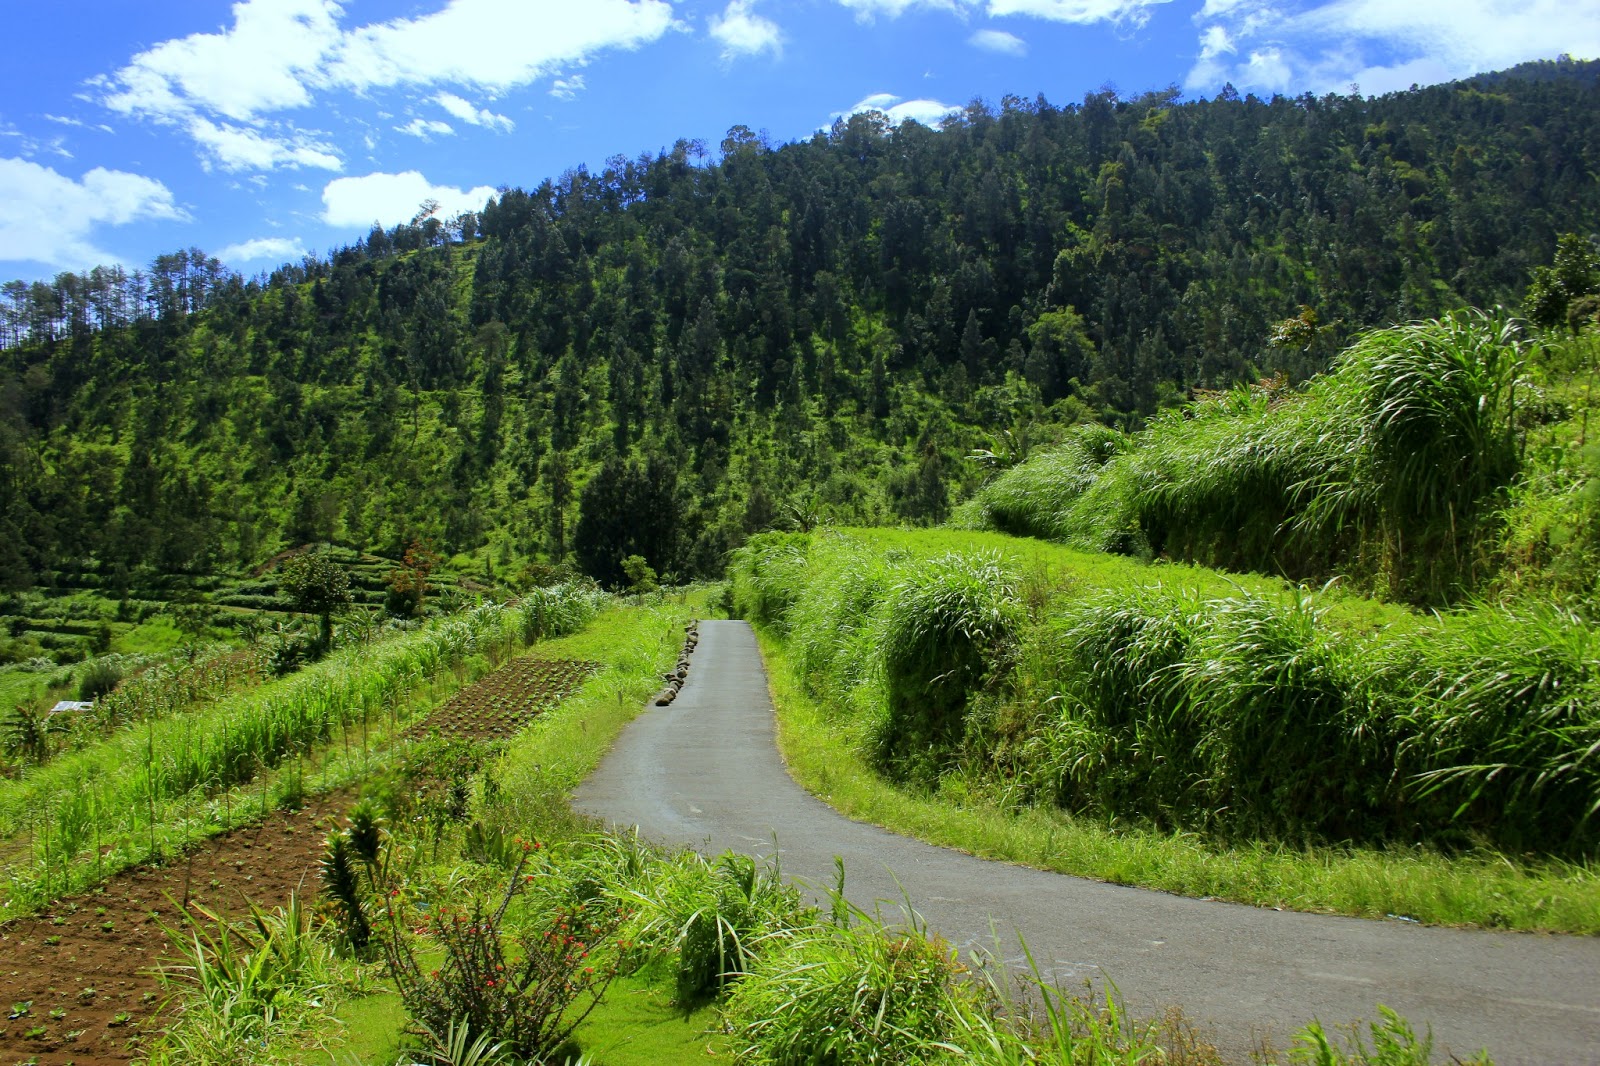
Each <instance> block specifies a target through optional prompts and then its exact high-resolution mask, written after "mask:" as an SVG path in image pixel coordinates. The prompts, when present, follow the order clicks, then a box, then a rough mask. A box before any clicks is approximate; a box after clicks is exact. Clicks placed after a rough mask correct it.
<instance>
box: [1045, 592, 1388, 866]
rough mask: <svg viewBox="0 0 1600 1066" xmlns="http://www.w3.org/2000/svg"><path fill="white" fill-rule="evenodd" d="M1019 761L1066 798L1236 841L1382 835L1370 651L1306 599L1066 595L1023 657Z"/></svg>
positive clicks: (1382, 780) (1064, 802)
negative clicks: (1027, 693) (1025, 729)
mask: <svg viewBox="0 0 1600 1066" xmlns="http://www.w3.org/2000/svg"><path fill="white" fill-rule="evenodd" d="M1030 659H1031V662H1032V666H1031V676H1030V679H1029V681H1028V685H1029V688H1030V689H1031V691H1032V693H1033V694H1034V696H1035V699H1036V700H1037V697H1038V694H1039V693H1041V692H1046V691H1051V690H1053V692H1052V694H1051V695H1050V696H1049V697H1047V698H1046V699H1044V700H1043V701H1042V702H1039V703H1038V706H1041V707H1043V708H1048V709H1049V710H1048V711H1047V713H1044V714H1042V715H1041V720H1040V721H1039V722H1038V724H1037V726H1036V731H1035V734H1034V737H1033V739H1032V741H1031V745H1030V756H1031V760H1030V761H1031V763H1032V766H1031V768H1030V769H1031V770H1032V772H1033V773H1034V774H1036V775H1038V777H1039V779H1040V781H1041V782H1042V783H1043V784H1044V785H1045V786H1046V789H1047V791H1046V795H1049V796H1050V797H1051V798H1052V799H1053V801H1054V802H1055V803H1056V804H1057V805H1059V806H1062V807H1065V808H1067V809H1072V810H1089V811H1095V812H1097V813H1101V814H1105V815H1110V816H1112V817H1118V818H1126V817H1130V816H1132V817H1136V818H1138V819H1140V820H1143V821H1148V822H1150V823H1152V824H1155V825H1157V826H1161V827H1168V828H1170V827H1182V828H1189V829H1199V830H1205V831H1208V832H1211V833H1214V834H1216V835H1220V836H1223V837H1232V838H1262V837H1264V838H1268V839H1294V840H1305V839H1315V840H1350V839H1371V838H1375V837H1384V836H1391V835H1395V834H1397V833H1400V832H1403V831H1404V829H1405V827H1403V826H1397V825H1395V824H1393V819H1392V817H1391V815H1392V813H1393V810H1394V807H1395V803H1396V785H1397V782H1396V780H1395V767H1394V757H1393V747H1394V743H1395V738H1394V732H1395V730H1394V728H1393V726H1392V724H1391V723H1389V722H1386V721H1385V720H1384V719H1383V717H1382V716H1381V715H1380V714H1378V713H1376V712H1375V710H1374V708H1373V706H1372V702H1371V698H1370V695H1369V691H1368V689H1369V684H1370V683H1371V681H1372V678H1373V677H1374V676H1375V675H1374V671H1376V670H1378V669H1379V667H1377V666H1374V665H1373V664H1375V663H1379V662H1380V661H1381V656H1379V657H1375V656H1374V653H1373V651H1372V649H1370V648H1368V647H1367V646H1366V645H1365V644H1363V643H1362V642H1360V641H1354V640H1352V639H1351V638H1350V636H1349V635H1348V634H1342V633H1339V632H1338V631H1336V630H1332V629H1330V627H1328V626H1327V625H1326V624H1325V620H1324V614H1323V612H1322V611H1321V610H1319V609H1318V608H1317V607H1316V606H1315V605H1314V604H1313V603H1312V602H1310V601H1309V600H1308V598H1307V597H1305V596H1303V595H1300V596H1297V595H1292V594H1285V595H1283V596H1278V597H1273V596H1264V595H1255V594H1240V595H1237V596H1233V597H1225V598H1219V599H1210V600H1203V599H1201V598H1199V597H1197V596H1195V595H1194V594H1192V593H1189V592H1186V591H1182V590H1169V589H1164V588H1160V587H1155V588H1149V589H1143V590H1138V591H1137V592H1134V593H1133V594H1131V595H1129V594H1123V593H1119V594H1115V595H1108V594H1103V595H1100V596H1095V597H1089V598H1087V599H1085V600H1084V601H1082V602H1080V603H1077V604H1073V605H1070V606H1069V607H1068V609H1067V610H1066V611H1065V612H1064V614H1063V616H1062V617H1061V618H1060V619H1058V620H1057V621H1056V622H1055V623H1054V624H1053V625H1052V626H1050V627H1049V628H1048V629H1047V631H1046V633H1045V634H1043V635H1041V637H1040V639H1039V643H1037V644H1036V645H1035V646H1034V648H1033V655H1032V656H1030Z"/></svg>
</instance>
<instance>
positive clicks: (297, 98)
mask: <svg viewBox="0 0 1600 1066" xmlns="http://www.w3.org/2000/svg"><path fill="white" fill-rule="evenodd" d="M340 14H341V11H340V8H339V5H338V3H336V2H335V0H244V2H243V3H238V4H235V5H234V6H233V20H234V22H233V27H232V28H231V29H228V30H226V31H224V32H221V33H195V34H190V35H189V36H188V37H181V38H175V39H173V40H170V41H163V42H162V43H160V44H158V45H156V46H155V47H154V48H151V49H149V50H148V51H145V52H140V53H139V54H138V55H136V56H134V57H133V59H132V60H131V61H130V62H129V63H128V65H127V66H125V67H123V68H122V69H121V70H119V71H117V72H116V74H114V75H113V76H111V77H110V78H108V79H102V80H101V86H102V87H103V88H105V89H106V90H107V92H106V95H105V97H104V102H105V104H106V106H107V107H110V108H111V109H112V110H115V111H121V112H124V113H125V114H145V115H151V116H156V117H166V118H173V119H175V118H179V117H182V116H187V115H190V114H192V113H194V112H195V111H197V110H204V111H209V112H212V113H213V114H218V115H222V116H224V117H227V118H231V119H233V120H235V121H237V122H243V121H246V120H248V119H251V118H254V117H255V116H256V115H258V114H261V113H263V112H268V111H280V110H283V109H285V108H294V107H305V106H306V105H307V104H309V103H311V93H310V91H309V89H308V87H307V85H308V82H310V81H311V80H312V79H313V78H314V77H315V74H316V71H317V69H318V67H319V66H320V65H321V64H322V63H323V62H324V61H325V60H326V59H327V57H328V56H329V55H330V54H331V53H332V52H333V51H334V49H335V48H336V47H337V46H338V44H339V41H340V33H339V26H338V17H339V15H340Z"/></svg>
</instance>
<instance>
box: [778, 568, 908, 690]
mask: <svg viewBox="0 0 1600 1066" xmlns="http://www.w3.org/2000/svg"><path fill="white" fill-rule="evenodd" d="M819 555H821V556H823V557H825V560H826V561H825V562H823V560H822V559H819V560H818V562H819V564H820V565H817V566H814V567H813V568H812V572H811V573H810V575H809V578H810V580H809V583H808V584H807V585H806V587H805V592H804V595H802V596H800V597H799V598H798V599H797V600H796V602H795V603H794V605H793V607H792V608H791V611H790V626H789V643H790V647H791V648H792V649H793V651H794V655H795V660H796V664H797V666H798V667H799V670H800V674H801V677H802V678H803V679H804V683H805V685H806V688H807V690H808V691H809V692H810V693H811V694H812V695H814V696H821V697H826V698H828V699H829V700H830V701H836V702H837V704H838V706H840V707H841V708H846V709H848V710H849V711H850V712H851V713H856V714H863V715H867V716H871V715H874V714H876V713H878V711H877V708H879V707H880V706H881V704H882V702H883V701H882V699H881V689H882V673H883V666H882V659H881V656H880V655H879V638H880V635H881V626H880V624H879V617H880V616H881V615H882V614H883V612H884V610H885V608H886V604H887V602H888V600H889V598H890V596H891V594H892V592H893V590H894V587H895V583H896V581H897V580H898V578H899V575H900V573H901V571H902V569H903V564H902V563H897V562H891V561H889V560H886V559H884V558H883V557H882V556H881V555H880V554H879V553H876V552H873V551H870V550H867V549H866V548H864V547H863V546H860V545H852V544H844V543H835V544H832V545H825V546H824V547H823V548H822V549H821V550H820V551H819Z"/></svg>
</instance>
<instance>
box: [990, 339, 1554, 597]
mask: <svg viewBox="0 0 1600 1066" xmlns="http://www.w3.org/2000/svg"><path fill="white" fill-rule="evenodd" d="M1524 347H1525V345H1524V342H1523V340H1522V337H1521V334H1520V332H1519V329H1518V327H1517V325H1516V324H1515V323H1514V322H1513V321H1511V320H1510V319H1507V318H1505V317H1503V316H1500V315H1490V314H1486V313H1484V312H1481V311H1474V310H1464V311H1459V312H1456V313H1454V314H1452V315H1447V316H1445V317H1443V318H1440V319H1434V320H1430V321H1425V322H1414V323H1411V324H1408V325H1404V326H1398V327H1394V328H1391V329H1385V330H1375V331H1373V332H1370V333H1367V334H1364V335H1362V336H1361V337H1359V338H1358V339H1357V340H1356V342H1355V343H1354V344H1353V345H1351V347H1350V348H1349V349H1347V350H1346V351H1345V352H1344V353H1343V354H1342V355H1341V356H1340V357H1339V359H1338V360H1337V362H1336V363H1335V365H1334V368H1333V369H1332V370H1331V371H1330V372H1329V373H1327V374H1324V375H1320V376H1319V377H1317V378H1315V379H1313V380H1312V381H1311V382H1310V384H1309V385H1307V387H1306V388H1305V389H1304V390H1301V391H1295V390H1291V389H1289V388H1288V387H1287V386H1286V385H1285V384H1284V383H1282V382H1263V383H1261V384H1258V385H1254V386H1247V387H1241V388H1238V389H1234V390H1231V391H1229V392H1224V393H1218V394H1210V395H1206V396H1204V397H1202V398H1201V399H1200V400H1198V401H1197V402H1196V403H1194V404H1192V405H1190V406H1189V407H1187V408H1185V409H1183V410H1181V411H1169V412H1164V413H1162V414H1160V415H1158V416H1157V417H1156V418H1155V419H1153V420H1152V421H1151V423H1150V424H1149V425H1148V426H1147V427H1146V428H1145V429H1144V430H1143V431H1142V432H1140V433H1139V434H1137V435H1136V436H1134V437H1133V438H1131V439H1129V440H1128V441H1127V442H1126V444H1118V445H1117V446H1116V447H1103V448H1100V449H1099V450H1096V447H1095V446H1094V442H1095V440H1096V439H1097V438H1095V437H1094V436H1093V435H1091V434H1080V435H1079V436H1078V437H1075V438H1073V439H1069V440H1068V441H1067V442H1066V443H1065V444H1064V445H1063V446H1062V447H1060V448H1058V449H1055V450H1053V451H1050V452H1046V453H1042V454H1040V455H1038V456H1036V457H1034V458H1032V459H1030V460H1029V461H1028V462H1027V463H1025V464H1023V465H1022V466H1020V467H1017V468H1015V469H1013V470H1011V471H1008V472H1007V473H1006V474H1005V475H1003V476H1002V477H1000V478H999V479H997V480H996V481H994V482H992V483H991V484H990V485H988V486H986V487H985V488H984V489H983V490H982V491H981V492H980V494H979V496H978V498H977V503H976V504H975V505H974V506H973V507H972V508H970V509H969V513H970V514H975V515H976V516H977V518H978V524H979V525H981V526H986V527H988V528H995V529H1000V530H1004V531H1008V532H1014V533H1025V534H1029V535H1033V536H1046V537H1050V538H1052V539H1056V540H1062V541H1065V542H1067V543H1070V544H1073V545H1075V546H1078V547H1081V548H1086V549H1089V550H1096V551H1116V552H1121V553H1124V554H1136V555H1138V554H1144V553H1146V552H1149V553H1153V554H1155V555H1165V556H1169V557H1172V558H1177V559H1184V560H1190V561H1195V562H1200V563H1205V564H1208V565H1213V566H1222V567H1227V568H1230V569H1236V570H1253V571H1260V572H1265V573H1278V574H1283V575H1286V576H1289V577H1293V578H1302V579H1303V578H1322V577H1326V576H1329V575H1331V574H1334V573H1341V572H1342V573H1349V574H1351V575H1353V576H1355V577H1358V578H1360V579H1361V580H1362V581H1363V582H1364V583H1366V584H1368V585H1370V586H1372V587H1374V588H1376V589H1378V590H1379V591H1381V592H1383V593H1385V594H1386V595H1389V596H1391V597H1393V598H1396V599H1403V600H1407V601H1410V602H1414V603H1424V604H1439V603H1446V602H1450V601H1452V600H1455V599H1459V598H1461V597H1462V596H1463V595H1465V594H1467V593H1470V592H1471V591H1472V589H1474V588H1475V587H1476V586H1477V585H1478V584H1479V583H1481V582H1482V581H1483V580H1484V579H1485V578H1486V577H1487V576H1488V573H1489V570H1488V566H1489V562H1490V559H1489V555H1490V553H1489V550H1488V545H1489V544H1490V543H1491V541H1492V534H1493V532H1494V525H1493V516H1494V515H1495V514H1496V513H1497V511H1498V509H1499V506H1500V504H1501V502H1502V497H1503V494H1504V493H1505V491H1506V489H1507V488H1508V486H1509V485H1510V484H1511V483H1512V481H1513V479H1514V478H1515V477H1516V475H1517V474H1518V472H1519V470H1520V460H1519V451H1518V428H1517V396H1518V392H1517V388H1518V381H1519V375H1520V373H1521V371H1522V368H1523V351H1524ZM1106 439H1114V438H1106ZM1108 453H1109V454H1108ZM1102 455H1104V456H1105V457H1104V458H1103V459H1100V456H1102ZM1097 460H1098V465H1097Z"/></svg>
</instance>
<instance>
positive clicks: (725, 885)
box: [620, 851, 814, 1007]
mask: <svg viewBox="0 0 1600 1066" xmlns="http://www.w3.org/2000/svg"><path fill="white" fill-rule="evenodd" d="M620 901H621V902H622V903H623V904H625V905H628V906H631V907H632V908H633V910H634V920H633V921H632V922H631V923H630V926H629V933H630V935H631V937H632V938H633V940H635V941H636V942H637V943H638V944H640V945H641V946H643V947H646V948H649V947H654V948H656V949H657V950H660V951H662V952H664V953H665V954H667V955H668V956H669V957H671V958H673V959H674V961H675V970H676V986H677V997H678V1003H679V1005H680V1006H683V1007H688V1006H692V1005H694V1004H696V1003H700V1002H703V1001H704V1000H706V999H707V998H709V997H711V996H714V995H716V994H717V993H719V992H722V991H723V990H724V989H726V988H728V987H730V986H732V985H733V984H734V983H735V982H736V981H737V980H739V979H740V978H742V977H743V976H744V975H745V973H746V971H747V970H748V969H749V967H750V965H751V962H752V960H753V959H754V958H755V957H756V952H757V946H758V944H760V943H761V942H762V940H763V939H765V938H768V937H771V936H773V935H775V934H777V933H780V932H782V931H784V930H789V929H793V928H795V927H797V926H802V925H808V924H810V920H811V917H812V915H813V913H814V912H813V910H812V909H811V908H809V907H806V906H805V905H804V904H802V903H801V900H800V892H799V890H798V889H797V888H795V886H793V885H792V884H785V883H784V881H783V878H782V875H781V873H780V871H779V869H778V867H777V865H776V863H767V864H762V863H758V862H757V861H756V860H755V859H753V858H751V857H750V856H748V855H740V854H738V853H736V852H731V851H730V852H725V853H723V854H722V855H720V856H718V857H717V858H715V859H707V858H706V857H704V856H703V855H701V854H700V853H699V852H695V851H686V852H682V853H680V854H679V855H677V856H675V857H673V858H672V859H671V860H668V861H658V862H655V863H653V864H651V866H650V867H649V868H648V874H647V876H645V877H642V878H640V879H638V882H637V887H635V888H632V889H631V890H629V891H626V892H625V893H624V894H623V895H622V896H621V900H620Z"/></svg>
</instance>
